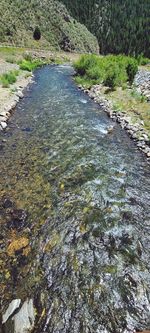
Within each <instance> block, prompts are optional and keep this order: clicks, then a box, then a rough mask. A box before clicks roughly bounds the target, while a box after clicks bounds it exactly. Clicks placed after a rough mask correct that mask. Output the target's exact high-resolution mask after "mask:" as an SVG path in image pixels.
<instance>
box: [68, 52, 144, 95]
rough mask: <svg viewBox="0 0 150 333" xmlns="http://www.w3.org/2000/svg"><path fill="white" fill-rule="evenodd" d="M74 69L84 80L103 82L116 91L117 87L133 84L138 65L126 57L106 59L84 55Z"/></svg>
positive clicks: (107, 57) (106, 57)
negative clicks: (128, 83)
mask: <svg viewBox="0 0 150 333" xmlns="http://www.w3.org/2000/svg"><path fill="white" fill-rule="evenodd" d="M74 68H75V70H76V72H77V75H78V76H82V77H83V76H84V80H87V81H91V80H94V81H95V82H96V83H101V82H103V83H104V84H105V85H107V86H108V87H110V88H111V89H114V88H115V86H122V87H125V85H126V83H127V81H129V82H130V83H132V82H133V79H134V76H135V74H136V72H137V70H138V65H137V61H136V60H135V59H134V58H131V57H127V56H124V55H118V56H113V55H108V56H105V57H100V56H96V55H83V56H81V57H80V59H79V60H78V61H76V62H75V64H74ZM78 80H79V79H78Z"/></svg>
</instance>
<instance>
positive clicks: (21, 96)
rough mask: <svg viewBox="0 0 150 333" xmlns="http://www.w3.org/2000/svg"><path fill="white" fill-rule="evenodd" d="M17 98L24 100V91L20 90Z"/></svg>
mask: <svg viewBox="0 0 150 333" xmlns="http://www.w3.org/2000/svg"><path fill="white" fill-rule="evenodd" d="M17 96H18V97H19V98H23V93H22V91H20V90H19V91H18V92H17Z"/></svg>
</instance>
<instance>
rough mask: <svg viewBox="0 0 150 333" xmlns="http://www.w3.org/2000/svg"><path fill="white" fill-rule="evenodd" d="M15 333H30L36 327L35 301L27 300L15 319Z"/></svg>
mask: <svg viewBox="0 0 150 333" xmlns="http://www.w3.org/2000/svg"><path fill="white" fill-rule="evenodd" d="M13 321H14V333H27V332H28V333H29V332H31V330H32V329H33V327H34V321H35V313H34V307H33V300H32V299H30V300H26V301H25V302H24V303H23V305H22V307H21V309H20V311H19V312H18V313H16V315H15V316H14V317H13Z"/></svg>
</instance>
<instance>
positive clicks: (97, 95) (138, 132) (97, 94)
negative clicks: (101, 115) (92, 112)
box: [78, 84, 150, 161]
mask: <svg viewBox="0 0 150 333" xmlns="http://www.w3.org/2000/svg"><path fill="white" fill-rule="evenodd" d="M78 89H80V90H82V91H83V92H84V93H86V94H87V95H88V96H89V97H90V98H91V99H92V100H94V102H95V103H97V104H98V105H99V106H100V107H101V109H102V110H103V111H104V112H106V113H107V115H108V117H109V118H111V119H112V120H113V121H115V122H117V123H119V124H120V126H121V128H122V129H125V130H126V132H127V133H128V135H129V136H130V138H131V139H132V140H133V141H134V142H135V143H136V145H137V147H138V149H139V150H140V151H142V152H143V153H144V154H145V155H146V157H147V159H148V160H149V161H150V139H149V137H148V135H147V133H146V131H145V130H144V128H143V126H142V124H141V123H142V122H139V123H135V124H133V123H132V121H131V118H130V116H129V115H128V114H127V113H126V112H125V111H124V112H121V111H119V112H118V111H117V110H115V109H114V107H113V105H112V103H111V101H110V100H109V99H106V97H105V96H104V95H103V94H102V92H101V85H93V86H92V87H91V88H89V89H87V88H85V87H84V86H82V85H81V84H80V85H78Z"/></svg>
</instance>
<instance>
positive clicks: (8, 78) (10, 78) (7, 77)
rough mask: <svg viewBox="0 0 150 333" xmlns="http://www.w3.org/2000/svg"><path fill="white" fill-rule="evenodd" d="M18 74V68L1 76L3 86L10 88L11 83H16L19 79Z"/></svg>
mask: <svg viewBox="0 0 150 333" xmlns="http://www.w3.org/2000/svg"><path fill="white" fill-rule="evenodd" d="M18 74H19V72H18V71H17V70H16V71H11V72H9V73H5V74H3V75H2V76H1V78H0V81H1V83H2V86H3V87H4V88H8V87H9V85H10V84H13V83H15V82H16V81H17V76H18Z"/></svg>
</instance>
